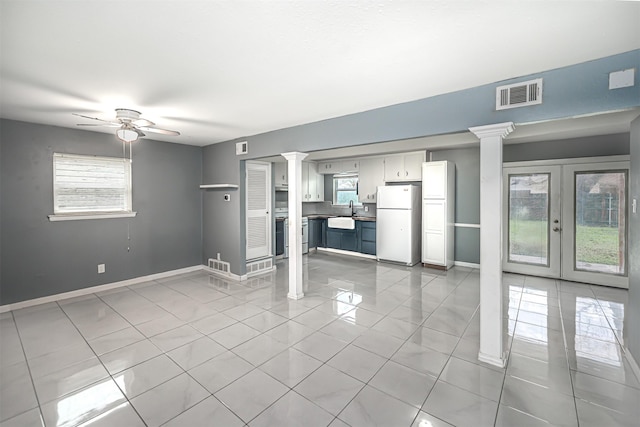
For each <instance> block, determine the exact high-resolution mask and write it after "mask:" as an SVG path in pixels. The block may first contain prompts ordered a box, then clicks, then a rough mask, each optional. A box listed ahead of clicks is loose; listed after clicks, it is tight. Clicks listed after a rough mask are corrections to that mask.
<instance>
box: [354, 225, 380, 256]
mask: <svg viewBox="0 0 640 427" xmlns="http://www.w3.org/2000/svg"><path fill="white" fill-rule="evenodd" d="M358 223H359V224H360V228H361V233H360V236H361V240H360V252H362V253H363V254H369V255H375V254H376V222H375V221H358Z"/></svg>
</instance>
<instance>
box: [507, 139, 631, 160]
mask: <svg viewBox="0 0 640 427" xmlns="http://www.w3.org/2000/svg"><path fill="white" fill-rule="evenodd" d="M623 154H629V134H628V133H619V134H614V135H598V136H590V137H584V138H571V139H565V140H561V141H542V142H532V143H526V144H506V145H505V146H504V149H503V161H505V162H524V161H530V160H550V159H571V158H574V157H599V156H615V155H623Z"/></svg>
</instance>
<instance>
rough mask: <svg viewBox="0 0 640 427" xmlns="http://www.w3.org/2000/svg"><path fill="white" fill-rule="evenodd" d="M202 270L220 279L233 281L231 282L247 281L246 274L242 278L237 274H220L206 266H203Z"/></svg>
mask: <svg viewBox="0 0 640 427" xmlns="http://www.w3.org/2000/svg"><path fill="white" fill-rule="evenodd" d="M202 269H203V270H204V271H206V272H207V273H209V274H213V275H214V276H218V277H220V278H222V279H231V280H236V281H238V282H242V281H243V280H247V275H246V274H243V275H242V276H239V275H237V274H233V273H232V272H229V273H222V272H220V271H218V270H214V269H213V268H209V267H208V266H206V265H203V266H202Z"/></svg>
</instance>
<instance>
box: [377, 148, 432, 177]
mask: <svg viewBox="0 0 640 427" xmlns="http://www.w3.org/2000/svg"><path fill="white" fill-rule="evenodd" d="M425 160H426V152H425V151H417V152H413V153H404V154H394V155H392V156H387V157H385V158H384V180H385V181H386V182H399V181H400V182H402V181H420V180H422V163H423V162H424V161H425Z"/></svg>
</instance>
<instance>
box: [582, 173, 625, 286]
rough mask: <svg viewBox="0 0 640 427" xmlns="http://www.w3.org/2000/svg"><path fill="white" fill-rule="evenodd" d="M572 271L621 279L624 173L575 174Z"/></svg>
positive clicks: (623, 253)
mask: <svg viewBox="0 0 640 427" xmlns="http://www.w3.org/2000/svg"><path fill="white" fill-rule="evenodd" d="M575 179H576V182H575V188H576V200H575V202H576V218H575V222H576V235H575V242H574V245H575V248H576V250H575V263H574V268H575V269H576V270H582V271H592V272H598V273H608V274H617V275H625V274H626V272H625V264H626V263H625V251H626V239H625V236H626V224H625V223H626V215H625V212H626V197H625V194H626V172H625V171H612V172H578V173H576V175H575Z"/></svg>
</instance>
